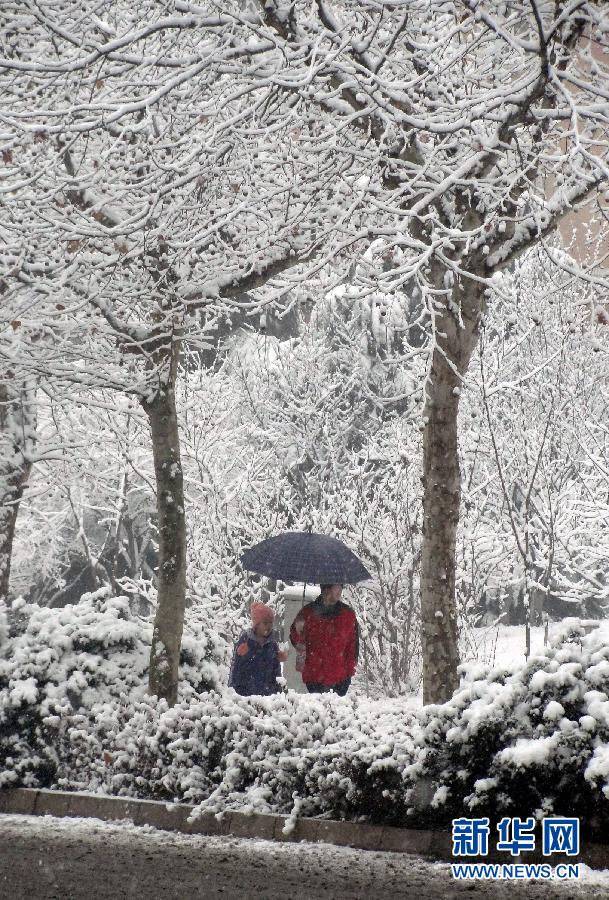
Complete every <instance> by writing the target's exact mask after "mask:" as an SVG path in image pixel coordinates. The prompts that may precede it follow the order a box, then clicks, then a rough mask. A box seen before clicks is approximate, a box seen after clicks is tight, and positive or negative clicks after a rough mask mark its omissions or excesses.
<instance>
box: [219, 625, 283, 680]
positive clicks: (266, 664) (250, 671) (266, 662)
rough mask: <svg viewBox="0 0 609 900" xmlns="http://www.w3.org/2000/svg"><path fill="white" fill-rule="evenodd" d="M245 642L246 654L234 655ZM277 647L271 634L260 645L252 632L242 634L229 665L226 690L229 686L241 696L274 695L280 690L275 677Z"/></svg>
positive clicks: (278, 674)
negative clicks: (231, 662)
mask: <svg viewBox="0 0 609 900" xmlns="http://www.w3.org/2000/svg"><path fill="white" fill-rule="evenodd" d="M245 643H247V653H246V654H245V655H244V656H241V655H240V654H239V653H237V647H238V646H239V645H240V644H245ZM278 653H279V645H278V644H277V641H276V640H274V639H273V637H272V635H269V636H268V637H267V638H265V639H264V640H263V641H262V643H261V642H260V641H259V640H258V639H257V638H256V636H255V635H254V632H253V629H251V628H250V630H249V631H244V632H243V634H242V635H241V636H240V638H239V640H238V641H237V643H236V644H235V650H234V653H233V664H232V666H231V671H230V678H229V680H228V684H229V687H233V688H234V689H235V690H236V691H237V693H238V694H242V695H243V696H244V697H248V696H250V694H265V695H268V694H277V693H278V692H279V690H280V687H279V685H278V684H277V678H278V677H279V676H280V675H281V664H280V662H279V657H278Z"/></svg>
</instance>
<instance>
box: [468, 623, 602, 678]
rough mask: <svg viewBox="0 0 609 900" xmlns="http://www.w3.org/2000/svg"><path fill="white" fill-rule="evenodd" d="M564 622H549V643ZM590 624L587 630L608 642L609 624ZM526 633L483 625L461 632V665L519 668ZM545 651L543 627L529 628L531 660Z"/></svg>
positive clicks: (521, 629) (521, 627)
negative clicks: (474, 664) (476, 663)
mask: <svg viewBox="0 0 609 900" xmlns="http://www.w3.org/2000/svg"><path fill="white" fill-rule="evenodd" d="M567 621H569V620H566V619H563V620H562V621H559V622H550V623H549V625H548V641H552V639H553V638H554V637H556V636H557V635H558V634H559V633H560V632H561V631H563V630H564V628H565V622H567ZM586 621H587V622H589V627H590V628H594V629H597V628H598V629H599V633H601V634H605V635H606V636H607V641H609V620H601V621H593V620H586ZM525 650H526V632H525V626H524V625H486V626H482V627H479V628H472V629H468V630H466V631H463V632H462V634H461V653H462V661H463V662H470V661H471V662H480V663H485V664H487V665H491V666H495V665H497V666H506V667H511V666H518V665H521V664H522V663H524V662H525ZM543 651H544V626H542V625H539V626H536V625H533V626H531V656H537V655H538V654H540V653H543Z"/></svg>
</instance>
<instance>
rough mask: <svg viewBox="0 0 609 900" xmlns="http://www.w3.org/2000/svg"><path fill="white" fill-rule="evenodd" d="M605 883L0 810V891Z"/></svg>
mask: <svg viewBox="0 0 609 900" xmlns="http://www.w3.org/2000/svg"><path fill="white" fill-rule="evenodd" d="M608 893H609V874H607V873H593V872H590V870H585V879H584V881H583V883H582V884H580V885H579V886H578V887H575V886H574V884H573V883H571V884H570V885H568V886H559V885H556V886H548V885H540V884H514V883H504V884H488V883H487V884H480V883H476V884H472V882H467V883H456V882H454V881H452V880H451V878H450V873H449V871H448V866H446V865H444V864H439V863H430V862H426V861H423V860H420V859H417V858H414V857H407V856H403V855H399V854H393V853H376V852H365V851H359V850H351V849H341V848H337V847H330V846H327V845H319V844H276V843H272V842H270V841H260V840H243V839H237V838H211V837H202V836H201V837H200V836H196V837H193V836H187V835H177V834H171V833H168V832H161V831H157V830H156V829H154V828H151V827H149V826H145V827H135V826H133V825H130V824H128V823H105V822H101V821H100V820H96V819H73V820H70V819H57V818H54V817H51V816H45V817H41V818H39V817H36V816H13V815H0V897H2V898H6V900H123V898H130V900H134V898H142V900H143V898H147V900H148V898H150V900H165V898H175V900H178V898H179V900H185V898H188V900H196V898H205V900H207V898H214V897H222V898H225V900H227V898H228V900H233V898H234V900H248V898H250V897H256V898H260V900H275V898H277V900H279V898H281V900H308V898H311V900H313V898H314V900H330V898H332V900H334V898H340V900H355V898H358V900H359V898H365V900H398V898H399V900H405V898H416V900H450V898H453V897H454V898H457V897H494V898H501V900H507V898H510V900H518V898H521V897H522V898H525V897H526V898H527V900H534V898H539V900H542V898H543V900H550V898H552V900H554V898H555V900H570V898H576V897H599V898H600V897H607V895H608Z"/></svg>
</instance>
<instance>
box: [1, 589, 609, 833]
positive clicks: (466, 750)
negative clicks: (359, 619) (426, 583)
mask: <svg viewBox="0 0 609 900" xmlns="http://www.w3.org/2000/svg"><path fill="white" fill-rule="evenodd" d="M91 602H99V603H102V605H103V601H91ZM104 609H105V613H104V617H103V618H104V621H106V622H107V631H106V632H104V633H105V634H107V635H110V634H114V635H116V636H119V635H122V637H123V639H124V640H127V641H133V640H135V638H134V636H133V632H132V631H130V630H129V629H128V628H127V629H126V630H125V631H121V627H119V626H118V625H117V623H118V622H121V623H123V622H124V624H125V625H129V624H130V623H129V622H128V621H126V620H123V619H121V618H120V615H119V614H118V613H119V611H120V609H121V606H120V603H119V602H118V601H117V599H116V598H114V599H113V600H112V601H111V602H109V601H106V602H105V607H104ZM112 611H113V612H112ZM83 615H84V612H83ZM43 618H44V617H43ZM37 621H39V620H37V619H36V617H35V616H34V617H33V618H32V619H31V620H30V624H29V625H28V629H29V630H28V631H27V632H24V634H23V635H22V638H21V643H20V644H19V648H20V652H21V654H22V656H23V659H22V661H21V662H20V663H19V671H20V675H21V677H20V679H19V680H18V681H16V680H15V679H13V680H12V681H11V682H10V683H9V684H7V683H6V674H4V676H3V675H2V671H4V672H5V673H6V666H7V663H6V660H5V662H4V666H5V668H4V670H2V669H1V668H0V692H2V691H3V692H4V694H3V695H1V694H0V701H1V702H3V703H4V704H6V702H7V698H8V700H9V704H10V705H9V706H8V714H7V708H6V707H5V706H4V707H2V712H1V714H0V715H1V722H2V724H1V726H0V729H1V730H0V753H2V754H3V757H2V758H1V759H0V765H1V766H2V768H1V769H0V772H1V771H2V769H3V770H4V774H3V775H1V774H0V785H1V784H3V783H4V784H10V783H15V784H16V783H22V784H40V785H44V786H56V787H60V788H64V789H71V790H83V789H86V790H93V791H98V792H101V793H109V794H117V795H124V796H135V797H152V798H157V799H164V800H169V801H173V800H185V801H188V802H192V803H195V804H199V805H200V806H201V808H205V809H211V810H214V811H220V810H222V809H225V808H241V809H244V808H245V809H248V808H249V809H252V810H259V811H277V812H284V813H291V814H292V815H293V816H296V815H325V816H332V817H339V818H347V819H356V818H360V817H365V818H366V819H369V820H370V821H376V822H386V823H391V824H413V825H414V824H429V823H431V824H443V823H446V822H448V821H449V820H450V819H451V818H452V817H453V816H456V815H458V816H460V815H464V814H465V815H467V814H470V815H473V816H478V815H480V816H482V815H489V816H490V817H491V818H498V817H500V816H502V815H505V814H515V815H519V816H529V815H533V814H535V815H537V816H538V817H540V818H541V817H542V816H543V815H548V814H554V815H567V814H568V815H580V816H581V817H582V819H583V821H585V823H586V824H587V825H588V826H589V829H590V831H592V832H596V833H602V831H603V830H606V828H607V826H608V825H609V644H607V643H606V642H605V640H606V634H605V633H604V632H602V631H600V630H599V631H598V632H593V633H592V634H589V635H586V634H585V633H584V629H583V628H582V627H581V626H580V625H579V623H577V621H576V620H573V621H571V622H570V624H569V626H568V628H567V629H566V631H565V633H563V635H562V636H561V638H560V639H559V640H558V641H557V642H556V643H555V645H554V646H552V647H550V648H549V649H548V650H547V652H546V653H545V654H544V655H541V656H537V657H535V658H532V659H531V660H529V662H528V663H527V664H526V665H523V666H520V667H517V668H513V669H512V670H509V671H508V670H506V669H500V668H496V669H494V670H490V671H489V670H483V669H481V668H480V667H474V666H470V667H469V668H468V669H467V670H466V671H464V680H463V683H462V686H461V688H460V689H459V690H458V691H457V692H456V693H455V695H454V697H453V698H452V700H451V701H450V702H449V703H446V704H444V705H442V706H429V707H427V708H425V709H423V710H422V711H421V712H420V713H419V714H414V713H412V712H408V711H407V710H406V709H405V701H403V700H401V699H392V700H381V701H378V700H377V701H373V700H368V699H366V698H362V697H358V696H355V695H354V696H348V697H346V698H339V697H336V696H334V695H327V694H326V695H313V696H312V695H300V694H295V693H293V692H289V693H287V694H279V695H275V696H272V697H250V698H247V697H239V696H237V695H236V694H235V693H234V692H233V691H232V690H229V689H226V688H225V689H222V690H211V691H209V692H206V693H197V692H195V691H194V690H193V689H192V687H191V689H190V693H189V694H188V693H187V692H183V694H182V697H183V699H182V700H181V702H180V703H179V704H177V705H176V706H174V707H173V708H171V709H169V708H167V705H166V703H165V702H164V701H158V700H157V699H156V698H149V697H145V696H144V694H143V691H142V690H138V688H137V682H138V678H139V677H140V675H139V674H138V673H137V670H135V669H134V672H133V683H132V686H133V691H132V694H131V696H130V697H128V696H127V695H126V694H125V693H123V694H121V692H120V691H118V690H117V691H116V692H114V693H113V691H112V690H108V691H107V692H106V693H105V695H104V692H103V691H101V690H100V689H99V686H98V687H96V689H95V690H93V689H92V688H90V687H82V685H81V682H80V681H79V679H78V678H77V677H76V675H75V672H76V668H72V669H71V670H70V672H68V670H67V669H66V670H60V669H56V670H55V678H56V679H57V680H56V681H52V679H49V678H47V680H46V681H44V679H43V675H42V673H43V670H44V667H45V661H44V660H45V657H44V653H43V650H42V648H41V646H40V644H39V645H38V650H36V651H34V649H33V648H32V647H29V646H28V649H27V652H26V649H25V648H26V644H25V643H24V641H25V638H26V635H27V634H30V635H34V634H38V633H41V632H40V630H38V631H37V630H36V629H37V628H38V629H39V626H37V625H36V622H37ZM112 623H113V624H112ZM65 627H66V628H68V622H67V620H66V623H65ZM89 630H90V629H89ZM100 634H101V632H100ZM105 639H108V640H110V638H103V637H100V640H101V643H102V644H103V643H104V640H105ZM117 639H118V638H117ZM12 640H13V641H14V642H16V644H17V643H18V640H17V639H15V638H13V639H12ZM37 654H38V655H37ZM83 654H84V655H83ZM34 658H36V660H37V661H33V660H34ZM79 659H80V663H79V666H80V668H79V670H78V671H80V672H81V673H83V672H84V673H85V674H84V675H83V677H84V678H85V679H86V678H87V677H92V675H91V666H90V664H89V659H88V657H87V656H86V653H85V651H84V650H83V651H82V654H81V656H80V657H79ZM26 660H30V662H29V664H28V663H26ZM117 660H119V661H118V662H116V666H117V669H116V670H114V671H115V672H116V671H120V670H121V663H120V652H118V655H117ZM14 665H15V662H13V668H14ZM28 665H29V666H33V668H28ZM55 665H56V666H57V665H58V663H57V662H55ZM36 666H38V668H36ZM51 671H53V669H51ZM108 671H112V670H108ZM87 673H88V674H87ZM45 677H46V676H45ZM130 677H131V675H130V674H128V673H127V672H125V673H124V675H121V676H120V677H119V676H116V678H115V680H114V684H117V683H118V682H119V681H121V680H122V679H123V678H124V679H125V680H128V679H129V678H130ZM3 678H4V682H3V680H2V679H3ZM29 678H32V682H33V683H32V682H30V681H28V679H29ZM59 681H61V682H62V683H64V681H65V684H66V685H67V684H70V685H71V690H74V691H80V693H79V694H78V696H79V698H80V700H79V702H80V707H79V708H78V709H77V707H76V705H75V702H74V698H72V699H71V700H70V699H69V698H68V696H67V693H68V692H67V690H59V689H58V682H59ZM140 687H141V685H140ZM87 690H90V691H91V693H90V694H86V691H87ZM36 691H37V692H38V693H37V695H36V693H35V692H36ZM85 696H86V697H87V699H90V700H91V701H92V702H91V704H90V705H89V704H88V703H83V702H82V699H83V698H84V697H85ZM28 716H29V717H30V718H31V721H32V722H33V723H34V725H33V726H30V725H29V724H28V723H29V722H30V719H28ZM11 717H12V718H11ZM11 723H12V724H11ZM28 728H29V729H30V730H29V731H28ZM32 733H34V737H32ZM36 754H38V762H37V763H34V762H32V758H33V757H34V758H35V757H36Z"/></svg>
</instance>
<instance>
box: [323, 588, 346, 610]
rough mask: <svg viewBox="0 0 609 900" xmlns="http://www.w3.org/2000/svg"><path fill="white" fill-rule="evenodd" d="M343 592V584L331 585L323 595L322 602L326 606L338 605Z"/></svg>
mask: <svg viewBox="0 0 609 900" xmlns="http://www.w3.org/2000/svg"><path fill="white" fill-rule="evenodd" d="M342 592H343V586H342V584H331V585H330V587H327V588H325V590H324V592H323V594H322V595H321V599H322V601H323V602H324V603H325V604H326V606H334V604H335V603H338V601H339V600H340V595H341V594H342Z"/></svg>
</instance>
